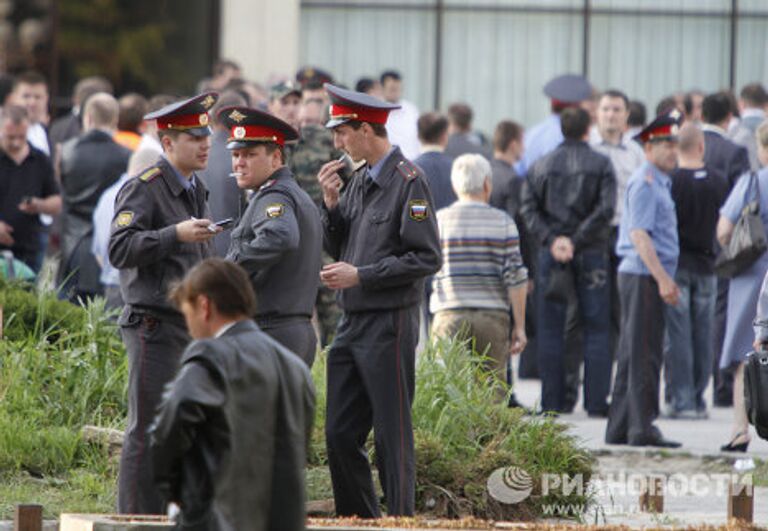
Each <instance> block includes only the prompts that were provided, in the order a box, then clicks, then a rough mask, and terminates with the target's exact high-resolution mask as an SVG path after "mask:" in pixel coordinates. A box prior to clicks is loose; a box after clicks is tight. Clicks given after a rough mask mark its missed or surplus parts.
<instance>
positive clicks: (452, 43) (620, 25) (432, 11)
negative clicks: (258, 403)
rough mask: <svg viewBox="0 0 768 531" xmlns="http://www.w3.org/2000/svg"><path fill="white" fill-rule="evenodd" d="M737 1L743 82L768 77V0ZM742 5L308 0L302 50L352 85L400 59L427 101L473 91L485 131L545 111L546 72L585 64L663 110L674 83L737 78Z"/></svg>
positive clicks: (596, 80) (441, 103) (616, 0)
mask: <svg viewBox="0 0 768 531" xmlns="http://www.w3.org/2000/svg"><path fill="white" fill-rule="evenodd" d="M737 4H738V7H739V11H738V13H739V16H738V18H737V19H736V22H737V23H736V33H735V40H734V43H735V51H736V54H735V60H734V63H735V65H734V68H735V70H734V72H733V73H734V76H733V85H734V87H735V88H736V90H737V91H738V89H739V88H740V87H741V86H742V85H743V84H745V83H748V82H750V81H763V82H766V81H768V80H767V79H766V77H767V76H768V1H767V0H739V1H738V2H737ZM585 6H586V7H589V8H590V10H591V14H590V15H589V16H587V17H586V22H587V23H586V24H585V10H584V8H585ZM438 7H440V9H438ZM731 7H732V1H731V0H643V2H638V1H637V0H590V2H588V3H587V2H585V0H441V1H440V2H438V0H411V1H409V2H402V1H397V0H376V1H372V0H368V1H365V0H303V1H302V3H301V31H300V50H299V57H300V61H301V63H302V64H312V65H315V66H318V67H321V68H326V69H328V70H329V71H330V72H332V73H333V74H335V75H336V76H337V77H338V79H339V81H340V82H342V83H345V84H347V85H353V84H354V83H355V81H356V79H357V78H358V77H360V76H364V75H367V76H370V75H377V74H379V73H380V72H381V71H382V70H383V69H386V68H395V69H398V70H400V71H401V73H402V74H403V77H404V90H405V97H406V98H407V99H410V100H411V101H414V102H415V103H416V104H417V106H418V107H419V108H420V109H421V110H422V111H426V110H431V109H433V108H435V107H437V108H440V109H443V110H444V109H446V108H447V107H448V105H450V104H451V103H453V102H455V101H466V102H468V103H470V104H471V105H472V106H473V108H474V110H475V116H476V125H477V126H478V127H480V128H482V129H484V130H485V131H490V130H492V128H493V126H494V124H495V123H496V122H497V121H498V120H500V119H505V118H511V119H514V120H517V121H519V122H522V123H523V124H525V125H526V126H530V125H532V124H534V123H536V122H537V121H539V120H541V119H542V118H544V117H545V116H546V115H547V114H548V112H549V110H548V101H547V100H546V99H545V97H544V96H543V95H542V93H541V88H542V86H543V85H544V83H546V81H547V80H549V79H550V78H552V77H554V76H556V75H558V74H563V73H582V72H584V67H585V65H586V67H587V68H586V74H587V76H588V78H589V79H590V81H592V83H593V84H594V85H595V86H596V87H597V88H598V89H608V88H619V89H622V90H624V91H625V92H627V94H628V95H629V97H630V98H632V99H640V100H641V101H643V102H644V103H645V104H646V106H647V108H648V112H649V114H652V113H653V109H654V108H655V106H656V104H657V102H658V101H659V100H660V99H661V98H662V97H664V96H666V95H669V94H671V93H673V92H676V91H684V90H690V89H692V88H698V89H702V90H704V91H714V90H718V89H721V88H728V87H729V85H730V83H731V53H730V52H731V37H732V31H731V23H732V19H731ZM438 21H439V23H438ZM585 32H587V33H586V35H585ZM439 35H441V38H438V36H439ZM585 36H586V38H585ZM438 41H439V42H438ZM585 47H586V50H585ZM438 62H439V68H438Z"/></svg>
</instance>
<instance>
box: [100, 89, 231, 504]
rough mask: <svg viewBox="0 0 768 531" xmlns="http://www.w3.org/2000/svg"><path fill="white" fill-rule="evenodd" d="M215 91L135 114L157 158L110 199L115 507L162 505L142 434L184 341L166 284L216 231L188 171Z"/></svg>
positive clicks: (206, 248) (197, 159)
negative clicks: (158, 151)
mask: <svg viewBox="0 0 768 531" xmlns="http://www.w3.org/2000/svg"><path fill="white" fill-rule="evenodd" d="M216 98H217V95H216V94H215V93H208V94H201V95H199V96H195V97H194V98H190V99H188V100H185V101H181V102H177V103H173V104H171V105H168V106H166V107H163V108H162V109H160V110H158V111H155V112H153V113H150V114H148V115H146V116H145V117H144V119H145V120H156V121H157V129H158V136H159V138H160V142H161V144H162V146H163V153H164V157H163V158H161V159H160V161H159V162H158V163H157V164H155V165H154V166H151V167H150V168H149V169H147V170H145V171H144V172H142V173H141V174H139V175H138V176H137V177H135V178H132V179H130V180H129V181H128V182H127V183H126V184H125V186H124V187H123V188H122V189H121V190H120V192H119V194H118V196H117V200H116V202H115V217H114V218H113V220H112V229H111V237H110V241H109V260H110V262H111V263H112V265H113V266H114V267H116V268H118V269H119V270H120V289H121V292H122V296H123V300H124V301H125V307H124V309H123V313H122V315H121V316H120V319H119V320H118V324H119V325H120V331H121V333H122V336H123V341H124V342H125V346H126V350H127V352H128V370H129V374H128V425H127V428H126V434H125V442H124V444H123V452H122V456H121V459H120V473H119V478H118V494H117V505H118V510H119V511H120V512H121V513H129V514H157V513H160V512H162V511H163V500H162V499H161V496H160V494H159V493H158V491H157V490H156V488H155V485H154V481H153V478H152V477H151V470H152V467H151V466H150V460H149V458H148V455H147V448H148V441H147V436H146V432H147V428H148V427H149V425H150V423H151V421H152V418H153V415H154V413H155V409H156V408H157V405H158V404H159V403H160V397H161V393H162V391H163V387H164V386H165V384H166V383H167V382H169V381H170V380H171V379H173V377H174V376H175V374H176V371H177V369H178V364H179V359H180V356H181V354H182V352H183V351H184V348H185V347H186V345H187V343H189V341H190V337H189V334H188V333H187V328H186V325H185V323H184V318H183V317H182V315H181V313H179V312H178V310H176V309H175V308H174V307H173V305H172V304H171V303H170V302H169V301H168V299H167V294H168V289H169V286H170V284H171V283H172V282H174V281H176V280H179V279H181V278H182V277H183V276H184V274H185V273H186V271H187V270H189V269H190V268H191V267H192V266H194V265H195V264H196V263H197V262H199V261H201V260H202V259H204V258H207V257H208V256H211V254H212V252H213V245H212V242H211V241H210V240H211V238H213V236H214V235H215V234H216V233H217V232H220V231H221V229H220V228H218V227H214V226H213V225H211V220H209V219H208V217H209V215H208V206H207V203H206V198H207V195H208V191H207V190H206V189H205V186H204V185H203V183H202V182H201V181H200V180H199V179H197V178H196V177H195V173H194V172H195V171H196V170H201V169H203V168H205V166H206V164H207V161H208V149H209V148H210V139H209V135H210V134H211V131H210V129H209V127H208V120H209V117H208V110H209V109H210V108H211V106H213V104H214V103H215V102H216Z"/></svg>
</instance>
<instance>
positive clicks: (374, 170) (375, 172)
mask: <svg viewBox="0 0 768 531" xmlns="http://www.w3.org/2000/svg"><path fill="white" fill-rule="evenodd" d="M395 149H396V146H391V147H390V148H389V151H388V152H387V154H386V155H384V156H383V157H381V158H380V159H379V162H377V163H376V164H374V165H373V166H370V165H369V166H368V174H369V175H370V176H371V179H372V180H373V181H374V182H375V183H377V184H378V182H379V174H380V173H381V169H382V168H383V167H384V164H386V163H387V159H389V157H390V155H392V153H394V152H395Z"/></svg>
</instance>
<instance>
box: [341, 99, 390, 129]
mask: <svg viewBox="0 0 768 531" xmlns="http://www.w3.org/2000/svg"><path fill="white" fill-rule="evenodd" d="M389 111H390V109H372V108H370V107H348V106H346V105H339V104H338V103H334V104H333V105H331V119H340V120H343V119H348V120H357V121H359V122H370V123H373V124H385V123H387V117H389Z"/></svg>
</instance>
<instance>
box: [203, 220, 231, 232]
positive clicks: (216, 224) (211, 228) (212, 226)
mask: <svg viewBox="0 0 768 531" xmlns="http://www.w3.org/2000/svg"><path fill="white" fill-rule="evenodd" d="M234 224H235V219H234V218H226V219H222V220H219V221H214V222H213V223H211V224H210V225H208V230H209V231H211V232H215V230H216V227H221V228H222V229H225V230H226V229H228V228H230V227H232V225H234Z"/></svg>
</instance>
